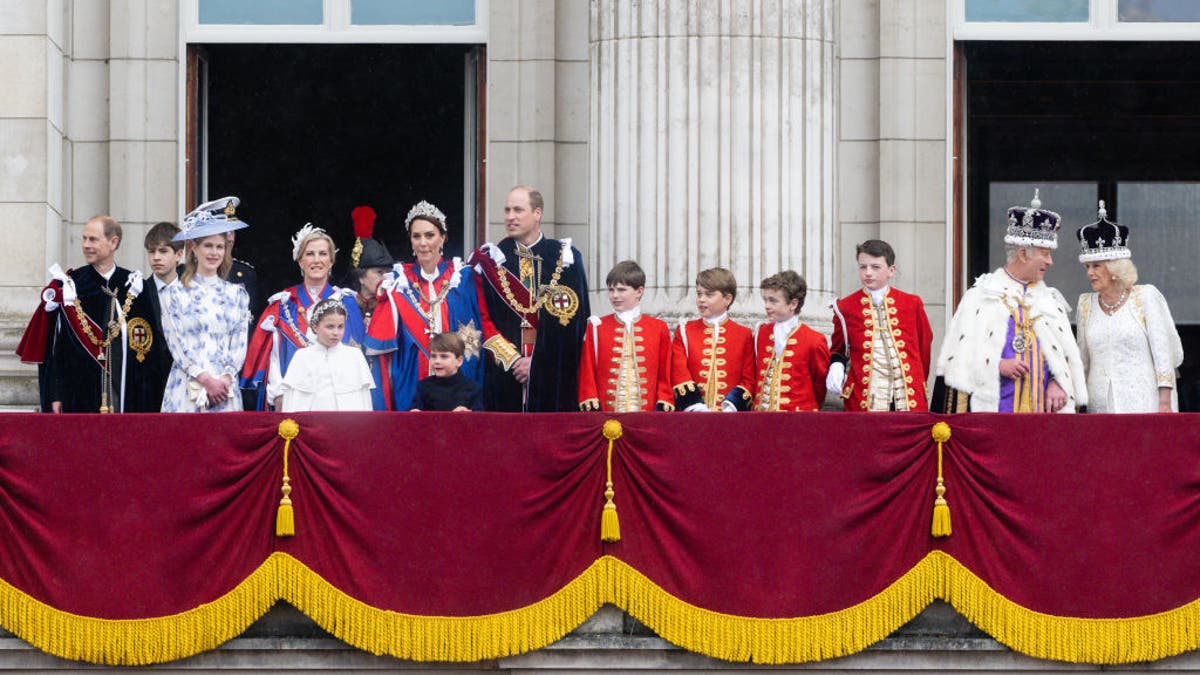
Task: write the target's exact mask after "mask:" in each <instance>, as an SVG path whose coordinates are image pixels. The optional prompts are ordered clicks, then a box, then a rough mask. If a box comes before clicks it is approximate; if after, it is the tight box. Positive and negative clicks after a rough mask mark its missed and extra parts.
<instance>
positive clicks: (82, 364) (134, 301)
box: [17, 216, 161, 413]
mask: <svg viewBox="0 0 1200 675" xmlns="http://www.w3.org/2000/svg"><path fill="white" fill-rule="evenodd" d="M121 236H122V232H121V226H120V224H118V223H117V221H116V220H114V219H113V218H112V217H111V216H96V217H94V218H92V219H91V220H89V221H88V222H87V224H85V225H84V227H83V236H82V249H83V257H84V260H85V261H86V262H87V263H88V264H87V266H85V267H81V268H78V269H74V270H69V271H68V272H67V273H65V274H64V273H63V272H62V270H61V268H59V267H58V265H55V266H54V267H53V268H51V274H52V275H53V276H54V280H52V281H51V282H50V284H49V285H47V286H46V288H45V289H44V290H43V291H42V305H40V306H39V307H38V311H37V312H36V313H35V314H34V317H33V319H32V320H31V321H30V322H29V327H28V328H26V331H25V335H24V336H23V337H22V338H21V343H20V344H19V345H18V346H17V353H18V354H19V355H20V356H21V360H22V361H25V362H30V363H38V364H39V367H38V380H39V390H40V393H41V399H42V410H43V411H46V412H56V413H57V412H149V411H143V410H141V409H140V408H139V404H138V403H137V401H138V400H139V399H140V398H141V397H136V396H133V395H132V393H133V392H134V391H137V390H138V388H139V387H141V386H142V381H141V379H142V367H141V363H140V362H139V361H138V360H137V358H136V354H135V352H134V351H133V350H132V348H131V346H130V336H131V332H130V330H131V328H132V329H134V331H135V332H136V331H140V330H141V325H142V324H146V325H151V320H152V319H153V318H154V317H153V309H152V308H151V307H150V305H149V303H148V302H147V301H146V299H145V298H143V297H140V296H141V292H142V284H143V280H142V275H141V272H137V271H135V272H130V271H129V270H127V269H124V268H122V267H117V265H116V261H115V257H116V251H117V248H118V247H120V245H121ZM139 319H140V320H141V322H139V321H138V320H139ZM156 323H157V322H156V321H154V322H153V324H156ZM138 334H139V335H141V333H140V332H139V333H138ZM142 337H144V335H142ZM156 337H157V338H159V339H161V335H159V336H156ZM127 402H128V403H129V404H128V405H127V404H126V403H127Z"/></svg>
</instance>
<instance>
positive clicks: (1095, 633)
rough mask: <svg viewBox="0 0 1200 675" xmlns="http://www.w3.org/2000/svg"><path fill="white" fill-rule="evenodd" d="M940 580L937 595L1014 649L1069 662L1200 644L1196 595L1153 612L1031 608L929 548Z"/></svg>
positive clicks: (1126, 659)
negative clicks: (1108, 614)
mask: <svg viewBox="0 0 1200 675" xmlns="http://www.w3.org/2000/svg"><path fill="white" fill-rule="evenodd" d="M929 562H931V563H933V564H934V565H935V566H936V567H937V570H938V571H937V576H938V577H939V578H940V579H942V580H943V583H944V584H945V585H944V586H943V588H941V589H940V590H939V592H938V597H939V598H941V599H943V600H945V601H946V602H949V603H950V604H951V605H953V606H954V608H955V609H957V610H958V611H959V612H960V613H961V614H962V615H963V616H965V617H967V619H968V620H970V621H971V623H973V624H975V625H976V626H978V627H979V628H980V629H981V630H983V632H985V633H987V634H988V635H990V636H992V637H993V638H995V639H996V640H997V641H999V642H1001V643H1003V644H1005V645H1008V646H1009V647H1011V648H1012V649H1014V650H1015V651H1018V652H1021V653H1022V654H1026V655H1029V656H1033V657H1037V658H1040V659H1053V660H1055V661H1068V662H1071V663H1096V664H1107V665H1113V664H1119V663H1135V662H1138V661H1157V660H1158V659H1163V658H1166V657H1168V656H1174V655H1176V654H1180V653H1182V652H1185V651H1189V650H1192V649H1196V648H1198V647H1200V630H1198V628H1200V600H1194V601H1192V602H1189V603H1187V604H1186V605H1181V606H1179V607H1176V608H1174V609H1170V610H1167V611H1165V612H1159V613H1157V614H1147V615H1144V616H1137V617H1128V618H1114V619H1084V618H1079V617H1064V616H1054V615H1051V614H1043V613H1041V612H1035V611H1033V610H1031V609H1027V608H1025V607H1022V606H1020V605H1018V604H1017V603H1015V602H1013V601H1011V600H1009V599H1007V598H1005V597H1004V596H1002V595H1000V594H999V593H997V592H996V591H995V590H993V589H992V588H991V587H990V586H988V584H987V583H986V582H985V581H984V580H982V579H980V578H979V577H977V576H975V574H974V573H972V572H971V571H970V570H968V569H967V568H966V567H964V566H963V565H962V563H960V562H958V561H957V560H955V559H954V558H952V557H950V555H948V554H946V553H943V552H941V551H934V552H932V553H930V554H929V555H928V556H926V558H925V560H923V561H922V564H925V563H929Z"/></svg>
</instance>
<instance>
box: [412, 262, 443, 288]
mask: <svg viewBox="0 0 1200 675" xmlns="http://www.w3.org/2000/svg"><path fill="white" fill-rule="evenodd" d="M417 271H418V272H420V273H421V278H422V279H424V280H425V281H428V282H429V283H431V284H432V283H433V282H435V281H437V278H438V277H440V276H442V273H441V271H440V270H438V268H436V267H435V268H433V271H432V272H426V271H425V268H424V267H421V265H420V263H417Z"/></svg>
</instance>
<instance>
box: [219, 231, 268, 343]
mask: <svg viewBox="0 0 1200 675" xmlns="http://www.w3.org/2000/svg"><path fill="white" fill-rule="evenodd" d="M236 239H237V234H236V233H235V232H226V233H225V248H227V249H228V250H229V251H230V255H232V252H233V244H234V241H235V240H236ZM225 280H226V281H232V282H233V283H235V284H241V285H243V286H245V287H246V293H247V294H249V296H250V320H251V321H254V320H255V319H257V318H258V316H259V315H260V314H262V311H263V310H264V309H266V308H267V303H265V302H263V298H262V296H261V295H259V294H258V275H257V274H256V273H255V272H254V266H253V265H251V264H250V263H248V262H246V261H245V260H238V259H237V258H234V259H233V267H230V268H229V276H228V277H226V278H225Z"/></svg>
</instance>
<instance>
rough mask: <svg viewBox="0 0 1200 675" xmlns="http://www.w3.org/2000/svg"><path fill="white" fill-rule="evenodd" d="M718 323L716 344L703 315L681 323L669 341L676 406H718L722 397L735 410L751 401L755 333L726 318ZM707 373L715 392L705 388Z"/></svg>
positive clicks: (707, 380)
mask: <svg viewBox="0 0 1200 675" xmlns="http://www.w3.org/2000/svg"><path fill="white" fill-rule="evenodd" d="M720 326H721V335H720V337H719V338H717V339H716V344H715V345H714V344H713V338H714V337H715V335H714V333H715V332H716V331H715V329H714V328H713V326H711V325H709V324H708V323H706V322H705V321H704V319H693V320H692V321H688V322H687V323H685V324H680V326H679V330H677V331H676V332H675V339H674V341H672V343H671V386H672V387H673V388H674V390H675V407H676V408H678V409H679V410H683V409H685V408H687V407H688V406H691V405H694V404H696V403H705V404H706V405H707V406H708V408H709V409H710V410H720V409H721V403H722V401H725V400H728V401H729V402H730V403H732V404H733V405H735V406H737V408H738V410H748V409H749V408H750V405H751V404H752V403H753V401H754V380H755V369H754V334H753V333H751V332H750V329H749V328H746V327H745V326H743V325H741V324H740V323H737V322H735V321H732V320H729V319H726V320H724V321H722V322H721V324H720ZM714 348H715V350H716V354H715V355H714V353H713V352H714ZM714 356H715V363H714ZM714 365H715V367H716V368H715V372H714V370H713V366H714ZM710 376H712V379H713V384H714V385H715V391H714V392H709V391H707V386H708V383H709V377H710Z"/></svg>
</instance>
